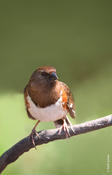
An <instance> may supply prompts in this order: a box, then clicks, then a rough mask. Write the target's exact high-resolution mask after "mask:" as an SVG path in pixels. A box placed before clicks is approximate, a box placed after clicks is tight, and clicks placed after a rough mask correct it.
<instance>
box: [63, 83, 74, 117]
mask: <svg viewBox="0 0 112 175" xmlns="http://www.w3.org/2000/svg"><path fill="white" fill-rule="evenodd" d="M61 83H62V87H63V88H64V91H65V93H66V94H67V103H66V108H67V110H68V112H69V114H70V116H71V117H72V118H75V104H74V99H73V95H72V93H71V91H70V89H69V87H68V86H67V85H66V84H65V83H63V82H61Z"/></svg>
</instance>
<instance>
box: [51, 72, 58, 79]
mask: <svg viewBox="0 0 112 175" xmlns="http://www.w3.org/2000/svg"><path fill="white" fill-rule="evenodd" d="M50 79H51V80H57V79H58V76H57V74H56V72H52V73H51V74H50Z"/></svg>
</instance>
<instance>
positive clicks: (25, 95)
mask: <svg viewBox="0 0 112 175" xmlns="http://www.w3.org/2000/svg"><path fill="white" fill-rule="evenodd" d="M27 88H28V86H27V85H26V87H25V88H24V99H25V106H26V111H27V114H28V116H29V118H31V119H33V120H35V118H34V117H33V116H32V115H31V114H30V112H29V111H28V108H30V104H29V103H28V100H27V96H28V91H27Z"/></svg>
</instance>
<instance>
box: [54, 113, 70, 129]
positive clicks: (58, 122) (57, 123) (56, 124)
mask: <svg viewBox="0 0 112 175" xmlns="http://www.w3.org/2000/svg"><path fill="white" fill-rule="evenodd" d="M63 122H64V121H63V119H60V120H56V121H55V122H54V125H55V127H56V128H60V127H61V126H62V125H63ZM65 122H66V124H67V125H68V126H71V125H72V123H71V122H70V120H69V118H68V117H67V116H66V118H65Z"/></svg>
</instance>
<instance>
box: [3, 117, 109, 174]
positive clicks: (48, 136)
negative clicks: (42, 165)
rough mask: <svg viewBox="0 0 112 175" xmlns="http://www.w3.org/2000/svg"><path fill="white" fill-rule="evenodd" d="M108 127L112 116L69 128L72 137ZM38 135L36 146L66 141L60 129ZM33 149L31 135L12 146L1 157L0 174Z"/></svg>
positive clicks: (35, 138) (45, 131) (41, 132)
mask: <svg viewBox="0 0 112 175" xmlns="http://www.w3.org/2000/svg"><path fill="white" fill-rule="evenodd" d="M108 126H112V115H108V116H106V117H103V118H99V119H96V120H92V121H89V122H85V123H81V124H77V125H73V126H72V130H71V128H70V127H69V132H70V137H72V136H75V135H79V134H83V133H87V132H90V131H94V130H98V129H101V128H105V127H108ZM73 131H74V132H73ZM38 134H39V136H40V137H37V136H36V135H35V136H34V141H35V145H42V144H45V143H48V142H51V141H54V140H60V139H66V135H65V133H64V131H62V132H61V133H60V134H59V128H58V129H50V130H43V131H39V132H38ZM33 147H34V145H33V144H32V140H31V137H30V135H29V136H27V137H26V138H24V139H22V140H20V141H19V142H18V143H16V144H15V145H14V146H12V147H11V148H10V149H9V150H8V151H6V152H5V153H4V154H3V155H2V156H1V157H0V173H1V172H2V171H3V170H4V169H5V167H6V166H7V165H8V164H10V163H12V162H14V161H16V160H17V159H18V158H19V156H21V155H22V154H23V153H24V152H28V151H29V150H30V149H31V148H33Z"/></svg>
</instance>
